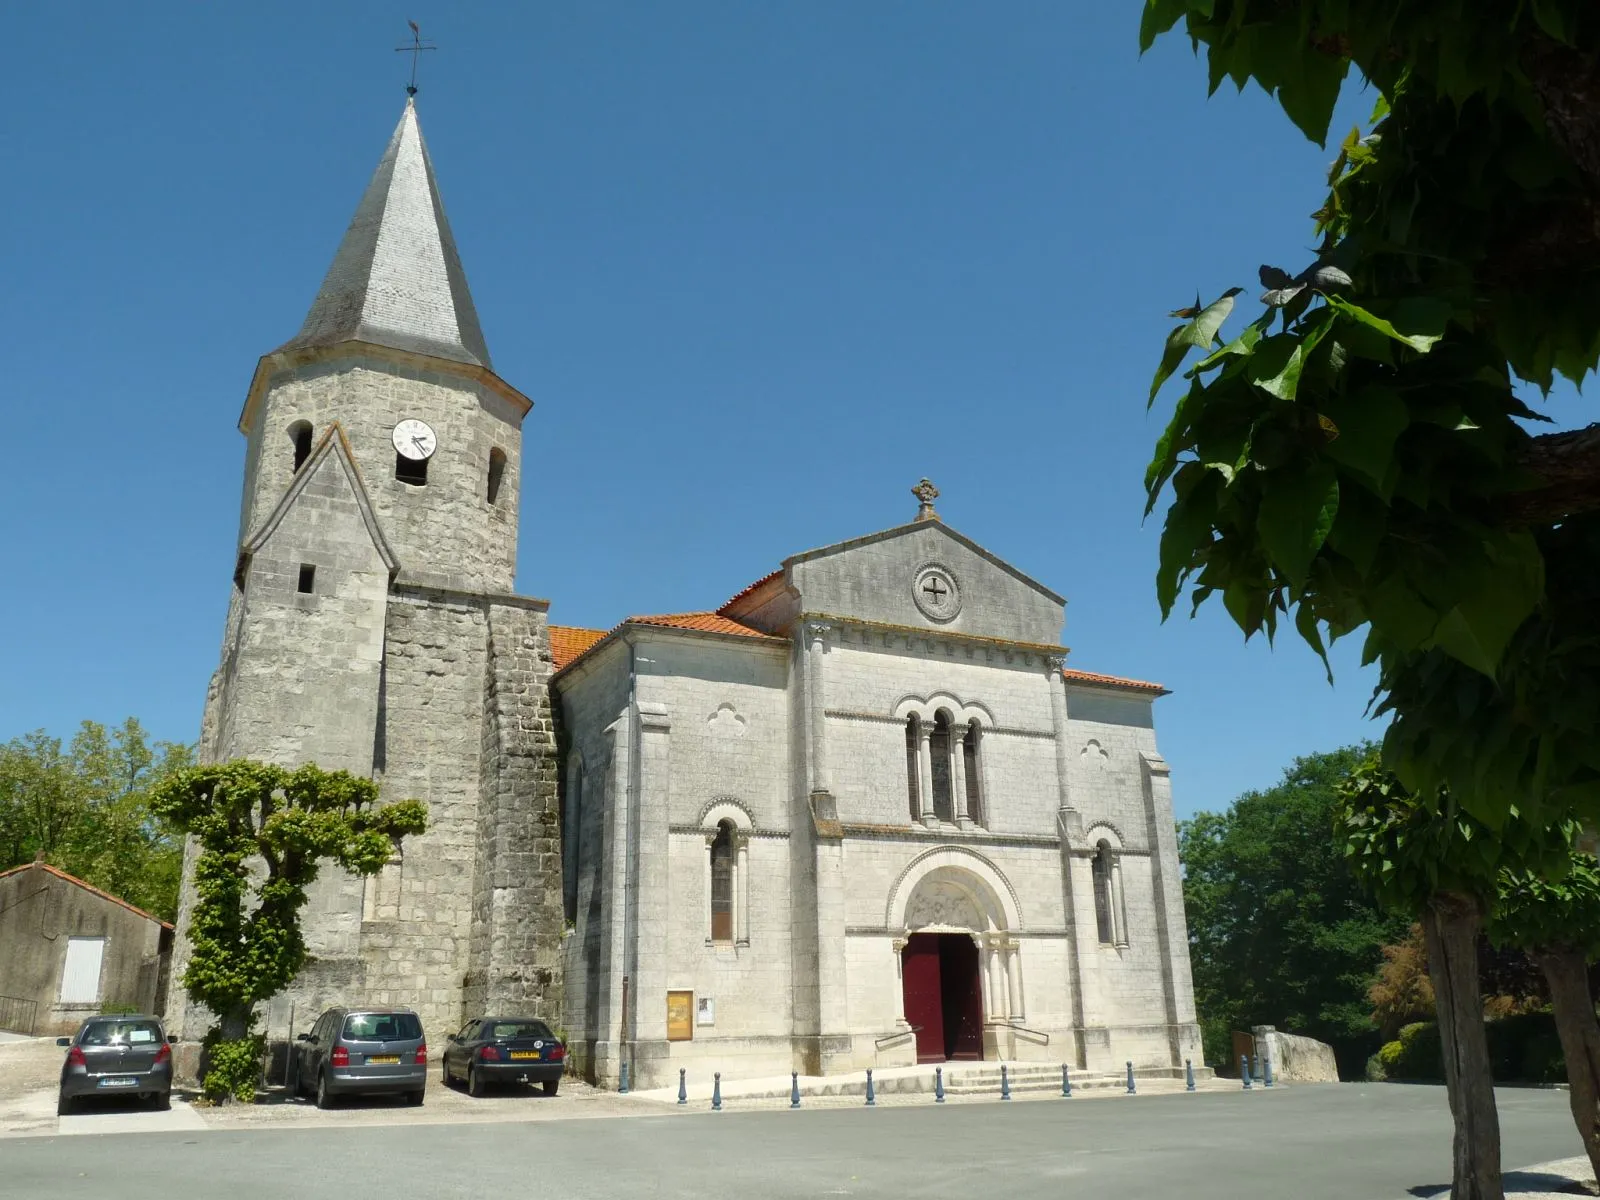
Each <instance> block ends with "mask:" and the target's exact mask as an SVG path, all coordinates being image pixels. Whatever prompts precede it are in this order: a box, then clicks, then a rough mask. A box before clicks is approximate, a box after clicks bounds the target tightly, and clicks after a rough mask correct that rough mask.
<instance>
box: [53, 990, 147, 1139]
mask: <svg viewBox="0 0 1600 1200" xmlns="http://www.w3.org/2000/svg"><path fill="white" fill-rule="evenodd" d="M56 1045H58V1046H65V1047H66V1048H67V1057H66V1061H65V1062H63V1063H62V1064H61V1091H60V1092H59V1093H58V1095H57V1098H56V1112H57V1113H59V1114H62V1115H65V1114H66V1113H68V1112H70V1111H72V1106H73V1104H74V1103H75V1102H76V1101H78V1100H81V1099H83V1098H84V1097H87V1096H138V1097H139V1099H141V1100H144V1101H146V1102H147V1103H150V1104H152V1105H154V1106H155V1107H156V1108H168V1107H170V1106H171V1103H172V1101H171V1096H172V1047H171V1046H170V1045H168V1042H167V1033H166V1030H165V1029H163V1028H162V1027H161V1019H160V1018H159V1017H151V1016H146V1015H144V1014H142V1013H135V1014H133V1015H131V1016H114V1017H90V1018H89V1019H88V1020H87V1021H85V1022H84V1023H83V1024H82V1025H80V1026H78V1032H77V1033H75V1034H74V1035H73V1036H72V1037H64V1038H57V1039H56Z"/></svg>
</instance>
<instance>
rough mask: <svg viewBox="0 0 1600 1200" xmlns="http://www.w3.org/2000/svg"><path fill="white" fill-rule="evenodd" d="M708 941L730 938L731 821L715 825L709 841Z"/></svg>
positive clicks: (721, 940) (731, 921)
mask: <svg viewBox="0 0 1600 1200" xmlns="http://www.w3.org/2000/svg"><path fill="white" fill-rule="evenodd" d="M711 940H712V941H713V942H731V941H733V822H732V821H723V822H722V823H720V824H719V825H718V826H717V836H716V838H715V839H713V841H712V843H711Z"/></svg>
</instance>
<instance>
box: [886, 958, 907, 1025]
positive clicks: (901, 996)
mask: <svg viewBox="0 0 1600 1200" xmlns="http://www.w3.org/2000/svg"><path fill="white" fill-rule="evenodd" d="M889 946H890V949H891V950H892V951H893V953H894V1023H895V1024H896V1025H906V1024H908V1023H909V1022H907V1021H906V976H905V969H906V968H905V959H904V958H902V957H901V955H903V954H904V953H905V949H906V939H905V938H895V939H894V941H892V942H890V943H889Z"/></svg>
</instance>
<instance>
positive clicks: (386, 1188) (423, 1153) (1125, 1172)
mask: <svg viewBox="0 0 1600 1200" xmlns="http://www.w3.org/2000/svg"><path fill="white" fill-rule="evenodd" d="M1499 1103H1500V1120H1501V1127H1502V1131H1503V1137H1504V1148H1505V1162H1506V1165H1507V1167H1508V1168H1517V1167H1525V1166H1528V1165H1531V1164H1536V1163H1544V1162H1548V1161H1549V1160H1552V1159H1560V1158H1567V1157H1570V1156H1571V1155H1573V1154H1575V1153H1578V1152H1580V1151H1581V1146H1580V1145H1579V1142H1578V1138H1577V1134H1576V1132H1575V1131H1574V1129H1573V1126H1572V1120H1571V1116H1570V1114H1569V1112H1568V1109H1567V1103H1566V1095H1565V1094H1564V1093H1562V1092H1559V1091H1553V1090H1549V1091H1547V1090H1534V1089H1526V1090H1524V1089H1508V1090H1504V1091H1502V1092H1501V1093H1499ZM551 1107H552V1108H553V1107H554V1105H552V1106H551ZM607 1107H608V1108H609V1106H607ZM630 1111H632V1112H635V1113H648V1114H653V1115H640V1116H636V1117H634V1119H631V1120H588V1121H585V1120H570V1121H536V1122H529V1123H522V1124H508V1123H503V1122H496V1123H484V1122H471V1123H462V1124H435V1125H412V1124H409V1123H407V1124H406V1125H404V1126H403V1127H402V1126H399V1125H381V1126H372V1125H363V1126H349V1125H344V1126H335V1125H328V1126H324V1127H320V1128H318V1127H310V1128H308V1127H306V1126H304V1125H300V1124H299V1122H296V1124H297V1125H298V1126H299V1127H297V1128H294V1129H286V1128H256V1129H249V1128H246V1127H243V1126H237V1127H233V1128H228V1127H225V1126H214V1127H213V1128H212V1129H211V1131H209V1132H206V1133H199V1132H196V1133H177V1134H143V1135H137V1134H134V1135H110V1136H106V1137H96V1138H75V1139H73V1142H72V1143H71V1146H72V1149H71V1152H70V1153H67V1152H66V1151H65V1148H64V1145H63V1143H62V1142H61V1141H60V1140H59V1139H57V1138H32V1137H22V1138H16V1139H13V1140H9V1141H8V1142H7V1143H6V1144H5V1149H4V1157H5V1168H6V1183H7V1184H8V1185H9V1187H10V1188H14V1189H15V1192H16V1194H18V1195H49V1196H51V1197H52V1198H53V1200H72V1198H75V1197H85V1198H87V1197H101V1196H105V1195H108V1194H111V1189H113V1188H114V1189H115V1194H116V1195H117V1196H118V1197H119V1198H121V1200H166V1198H167V1197H170V1196H171V1195H172V1194H173V1193H175V1192H177V1193H188V1194H194V1195H202V1194H206V1195H226V1194H229V1193H237V1194H241V1195H249V1196H250V1197H252V1200H274V1198H276V1197H283V1198H285V1200H287V1198H289V1197H296V1198H301V1197H321V1196H328V1197H334V1196H336V1197H338V1198H339V1200H363V1198H365V1197H373V1198H374V1200H376V1198H379V1197H383V1198H385V1200H388V1198H390V1197H412V1196H415V1197H433V1196H491V1195H494V1196H498V1195H509V1194H513V1193H519V1192H521V1191H526V1190H527V1189H528V1188H529V1187H530V1186H536V1187H537V1189H538V1190H540V1191H543V1192H549V1193H552V1194H558V1195H562V1196H566V1197H573V1198H576V1200H582V1198H587V1197H614V1196H624V1195H648V1196H686V1197H687V1196H694V1197H705V1198H707V1200H717V1198H720V1197H728V1198H730V1200H731V1198H736V1197H737V1198H740V1200H742V1198H744V1197H748V1196H753V1195H760V1196H765V1197H790V1196H796V1197H798V1196H818V1195H851V1196H867V1197H894V1198H895V1200H901V1198H903V1197H905V1196H906V1195H908V1194H910V1195H917V1196H926V1197H944V1196H950V1197H962V1198H963V1200H965V1198H967V1197H970V1196H972V1195H983V1194H994V1195H1004V1196H1006V1197H1007V1200H1035V1198H1037V1200H1044V1198H1045V1197H1049V1198H1050V1200H1056V1198H1057V1197H1059V1196H1061V1195H1063V1194H1066V1193H1068V1192H1071V1191H1076V1190H1079V1189H1093V1190H1094V1192H1095V1194H1099V1195H1116V1196H1127V1197H1141V1196H1156V1195H1166V1194H1175V1195H1176V1194H1181V1195H1183V1196H1185V1197H1186V1198H1187V1200H1224V1198H1226V1200H1236V1198H1237V1197H1239V1196H1250V1197H1255V1196H1294V1197H1296V1198H1297V1200H1300V1198H1304V1200H1335V1198H1337V1200H1361V1198H1363V1197H1370V1198H1371V1200H1402V1198H1403V1197H1406V1196H1407V1195H1408V1194H1410V1195H1433V1194H1439V1191H1438V1189H1441V1188H1444V1187H1445V1185H1447V1184H1448V1180H1449V1163H1450V1134H1451V1131H1450V1118H1449V1112H1448V1109H1447V1107H1446V1104H1445V1097H1444V1093H1443V1091H1442V1089H1439V1088H1435V1087H1405V1086H1398V1085H1366V1084H1342V1085H1325V1086H1306V1087H1297V1088H1283V1087H1280V1088H1275V1089H1273V1090H1272V1091H1271V1092H1267V1091H1264V1090H1257V1091H1254V1092H1251V1093H1249V1094H1246V1093H1244V1092H1242V1091H1240V1092H1223V1091H1218V1092H1210V1093H1208V1094H1201V1095H1186V1094H1182V1093H1166V1094H1159V1095H1143V1094H1142V1095H1140V1096H1137V1097H1122V1098H1115V1097H1107V1098H1106V1099H1104V1100H1100V1101H1083V1100H1079V1099H1077V1098H1074V1099H1072V1100H1055V1101H1046V1100H1042V1099H1041V1100H1037V1101H1033V1102H1021V1103H1018V1102H1013V1103H1009V1104H1006V1103H1000V1102H998V1101H995V1102H981V1103H980V1102H971V1101H969V1102H967V1103H947V1104H944V1105H938V1104H935V1103H933V1101H932V1099H931V1098H929V1099H928V1100H927V1101H926V1102H924V1103H920V1104H904V1103H902V1104H895V1105H888V1106H883V1107H878V1108H873V1109H868V1108H866V1107H865V1106H864V1105H859V1106H857V1105H852V1106H849V1107H827V1108H813V1109H802V1111H800V1112H787V1111H773V1110H770V1109H768V1110H764V1111H744V1112H740V1111H737V1110H732V1109H730V1110H727V1111H724V1112H722V1113H712V1112H710V1111H709V1109H708V1108H707V1107H704V1106H701V1105H694V1106H690V1107H689V1108H687V1109H678V1110H676V1111H674V1110H671V1109H665V1108H664V1107H663V1106H659V1105H657V1104H648V1103H645V1104H636V1105H634V1106H630ZM335 1115H336V1114H335Z"/></svg>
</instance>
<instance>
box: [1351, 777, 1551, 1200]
mask: <svg viewBox="0 0 1600 1200" xmlns="http://www.w3.org/2000/svg"><path fill="white" fill-rule="evenodd" d="M1343 799H1344V804H1343V807H1342V809H1341V812H1340V815H1339V824H1340V828H1341V831H1342V833H1343V835H1344V839H1345V842H1346V846H1345V851H1346V854H1347V855H1348V856H1349V858H1350V863H1351V867H1352V869H1353V870H1354V872H1355V874H1356V877H1357V878H1358V879H1359V880H1360V881H1361V882H1362V884H1363V885H1364V886H1365V887H1367V888H1368V889H1369V890H1370V891H1371V893H1372V894H1373V895H1374V896H1375V897H1376V898H1377V899H1378V901H1379V903H1380V904H1382V905H1384V907H1386V908H1388V909H1389V910H1390V911H1392V912H1396V913H1399V914H1403V915H1405V916H1407V917H1411V916H1416V917H1419V918H1420V919H1421V922H1422V930H1423V935H1424V938H1425V942H1426V946H1427V954H1428V976H1429V979H1430V981H1431V982H1432V984H1433V994H1434V1003H1435V1005H1436V1007H1437V1011H1438V1015H1439V1037H1440V1042H1441V1045H1442V1050H1443V1054H1444V1074H1445V1088H1446V1091H1447V1093H1448V1095H1449V1099H1450V1112H1451V1115H1452V1117H1453V1118H1454V1120H1455V1146H1454V1156H1453V1159H1454V1170H1453V1187H1452V1190H1451V1195H1452V1196H1453V1197H1455V1198H1456V1200H1498V1198H1499V1197H1500V1196H1501V1195H1502V1194H1503V1192H1502V1188H1501V1183H1500V1123H1499V1118H1498V1116H1497V1114H1496V1112H1495V1104H1494V1078H1493V1072H1492V1070H1491V1068H1490V1062H1489V1045H1488V1039H1487V1038H1486V1037H1485V1035H1484V1028H1483V1002H1482V995H1481V992H1480V990H1479V982H1478V980H1479V962H1478V948H1477V941H1478V935H1479V934H1480V932H1482V930H1483V924H1484V918H1485V915H1486V914H1487V912H1488V911H1489V910H1490V907H1491V905H1492V903H1493V899H1494V897H1495V894H1496V890H1497V888H1498V885H1499V880H1500V874H1501V872H1502V871H1504V870H1514V871H1526V872H1530V873H1532V874H1535V875H1538V876H1541V877H1550V876H1553V875H1558V874H1559V873H1560V872H1562V871H1563V870H1565V868H1566V865H1567V859H1568V852H1567V841H1568V831H1567V830H1566V829H1565V828H1564V827H1563V828H1557V829H1551V828H1550V827H1546V826H1541V825H1538V824H1537V823H1534V822H1530V821H1526V820H1521V819H1518V818H1516V817H1512V818H1511V819H1509V820H1507V821H1505V822H1503V823H1502V824H1501V826H1500V827H1499V828H1498V829H1490V828H1489V827H1488V826H1487V825H1485V824H1483V823H1482V822H1481V821H1478V820H1477V819H1476V818H1475V817H1473V816H1472V815H1471V814H1470V813H1467V812H1466V811H1465V810H1463V809H1461V808H1460V807H1459V806H1457V805H1456V804H1454V802H1453V801H1452V800H1451V798H1450V796H1449V795H1448V794H1443V793H1437V794H1435V795H1433V796H1431V797H1419V796H1416V795H1414V794H1413V793H1411V792H1409V791H1408V790H1407V789H1406V788H1405V787H1404V786H1403V785H1402V784H1401V783H1400V781H1399V780H1397V779H1396V778H1395V777H1394V776H1392V775H1390V774H1389V773H1388V772H1386V771H1385V770H1384V769H1383V768H1382V766H1381V765H1380V763H1379V762H1378V760H1377V758H1376V757H1373V758H1372V759H1369V760H1368V761H1367V762H1366V763H1363V764H1362V765H1361V767H1359V768H1358V769H1357V770H1356V772H1355V773H1354V774H1353V775H1352V776H1351V778H1350V780H1349V782H1348V783H1347V784H1346V785H1345V788H1344V789H1343Z"/></svg>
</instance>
